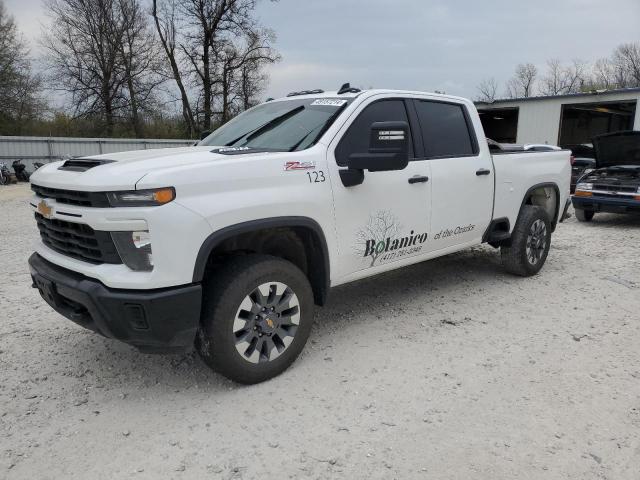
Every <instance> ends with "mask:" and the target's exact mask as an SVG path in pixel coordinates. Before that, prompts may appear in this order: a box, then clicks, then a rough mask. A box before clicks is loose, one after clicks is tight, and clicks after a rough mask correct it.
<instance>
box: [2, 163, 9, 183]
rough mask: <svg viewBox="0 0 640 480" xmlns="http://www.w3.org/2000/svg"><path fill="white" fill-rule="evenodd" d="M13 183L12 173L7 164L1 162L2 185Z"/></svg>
mask: <svg viewBox="0 0 640 480" xmlns="http://www.w3.org/2000/svg"><path fill="white" fill-rule="evenodd" d="M10 183H11V171H10V170H9V167H7V165H6V164H4V163H1V162H0V185H9V184H10Z"/></svg>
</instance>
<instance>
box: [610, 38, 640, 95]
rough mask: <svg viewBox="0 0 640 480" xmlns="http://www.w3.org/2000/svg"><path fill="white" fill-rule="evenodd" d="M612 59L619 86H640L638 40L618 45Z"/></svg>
mask: <svg viewBox="0 0 640 480" xmlns="http://www.w3.org/2000/svg"><path fill="white" fill-rule="evenodd" d="M612 61H613V64H614V66H615V70H616V77H617V81H618V86H619V87H640V42H638V43H624V44H622V45H620V46H618V48H616V49H615V51H614V52H613V57H612Z"/></svg>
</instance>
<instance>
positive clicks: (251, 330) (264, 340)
mask: <svg viewBox="0 0 640 480" xmlns="http://www.w3.org/2000/svg"><path fill="white" fill-rule="evenodd" d="M299 324H300V302H299V300H298V297H297V295H296V294H295V292H294V291H293V290H292V289H291V288H290V287H289V286H287V285H286V284H284V283H280V282H269V283H263V284H262V285H259V286H258V287H256V288H255V289H254V290H253V291H252V292H251V293H250V294H249V295H247V296H246V297H245V298H244V300H243V301H242V303H241V304H240V307H239V308H238V312H237V313H236V318H235V320H234V322H233V335H234V337H235V345H236V350H237V351H238V353H239V354H240V355H241V356H242V357H243V358H244V359H245V360H247V361H248V362H251V363H263V362H270V361H272V360H274V359H276V358H278V357H279V356H280V355H282V353H283V352H284V351H285V350H286V349H287V348H289V345H291V343H292V342H293V338H294V337H295V334H296V330H297V329H298V325H299Z"/></svg>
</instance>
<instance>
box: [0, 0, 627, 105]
mask: <svg viewBox="0 0 640 480" xmlns="http://www.w3.org/2000/svg"><path fill="white" fill-rule="evenodd" d="M4 1H5V4H6V7H7V9H8V11H9V13H10V14H12V15H13V16H14V18H15V19H16V22H17V24H18V26H19V28H20V29H21V31H22V32H23V33H24V35H25V37H26V38H27V39H28V40H29V41H30V42H31V45H32V53H33V56H36V57H37V56H38V55H39V54H40V53H41V52H40V51H39V49H38V46H37V41H38V38H39V36H40V33H41V31H42V28H46V25H47V23H48V21H49V20H48V19H47V18H46V16H45V13H44V11H43V8H42V1H41V0H4ZM256 13H257V16H258V17H259V19H260V21H261V22H262V24H263V25H265V26H267V27H269V28H272V29H273V30H274V31H275V32H276V34H277V42H276V44H275V47H276V48H277V49H278V51H279V52H280V54H281V55H282V61H281V62H280V63H278V64H277V65H275V66H273V67H271V68H270V69H269V73H270V83H269V86H268V88H267V91H266V92H265V98H266V97H280V96H283V95H286V94H287V93H288V92H291V91H294V90H306V89H314V88H322V89H324V90H336V89H338V88H339V87H340V85H342V84H343V83H345V82H351V84H352V85H354V86H358V87H364V88H395V89H411V90H424V91H434V90H438V91H444V92H446V93H449V94H453V95H460V96H465V97H474V96H475V95H476V94H477V89H476V87H477V85H478V83H480V81H481V80H483V79H485V78H489V77H495V78H496V79H497V80H498V81H499V83H500V85H501V91H500V92H499V93H503V92H502V90H503V89H504V82H505V81H506V80H507V79H508V78H509V77H510V76H511V75H512V73H513V71H514V69H515V66H516V65H517V64H518V63H525V62H531V63H533V64H535V65H537V66H538V67H539V68H540V69H543V68H544V66H545V62H546V61H547V60H548V59H550V58H558V59H560V60H562V61H565V62H570V61H571V60H572V59H582V60H587V61H590V62H593V61H594V60H596V59H598V58H601V57H606V56H609V55H610V53H611V52H612V51H613V49H614V48H615V47H616V46H617V45H619V44H620V43H624V42H638V41H640V28H638V20H640V0H342V1H337V0H305V1H302V0H280V1H278V2H272V1H269V0H262V1H260V2H259V5H258V8H257V12H256Z"/></svg>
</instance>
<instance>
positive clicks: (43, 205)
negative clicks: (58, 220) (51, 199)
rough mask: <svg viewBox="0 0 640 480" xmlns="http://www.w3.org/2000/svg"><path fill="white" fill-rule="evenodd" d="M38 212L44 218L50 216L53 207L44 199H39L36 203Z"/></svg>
mask: <svg viewBox="0 0 640 480" xmlns="http://www.w3.org/2000/svg"><path fill="white" fill-rule="evenodd" d="M38 213H39V214H40V215H42V216H43V217H44V218H51V214H52V213H53V208H52V207H50V206H49V205H48V204H47V202H46V200H41V201H40V203H39V204H38Z"/></svg>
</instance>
